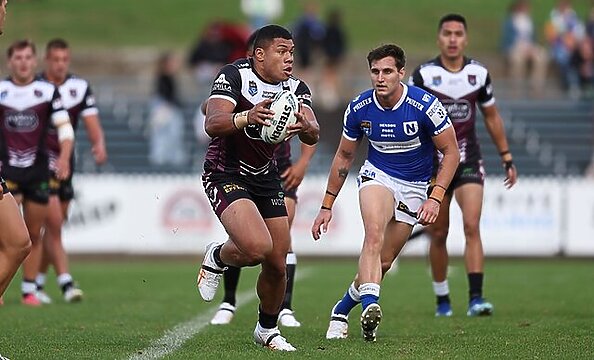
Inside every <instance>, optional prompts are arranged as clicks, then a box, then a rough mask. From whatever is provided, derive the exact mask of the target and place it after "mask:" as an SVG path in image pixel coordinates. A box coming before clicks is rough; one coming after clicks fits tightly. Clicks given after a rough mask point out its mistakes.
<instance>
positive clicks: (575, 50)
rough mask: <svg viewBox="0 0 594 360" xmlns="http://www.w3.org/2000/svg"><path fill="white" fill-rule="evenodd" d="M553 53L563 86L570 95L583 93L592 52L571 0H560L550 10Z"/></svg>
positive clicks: (547, 29) (547, 31) (547, 30)
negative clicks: (582, 88)
mask: <svg viewBox="0 0 594 360" xmlns="http://www.w3.org/2000/svg"><path fill="white" fill-rule="evenodd" d="M545 34H546V37H547V40H548V42H549V44H550V47H551V55H552V58H553V60H554V61H555V63H556V64H557V66H558V68H559V71H560V73H561V74H560V75H561V80H562V82H563V86H564V88H565V89H566V90H568V91H569V94H570V96H572V97H576V96H579V94H580V82H581V81H583V79H584V77H588V76H589V74H588V72H587V67H588V63H590V64H591V61H592V59H591V56H592V54H591V53H592V52H591V49H590V45H589V44H588V42H587V41H586V32H585V27H584V24H583V23H582V22H581V21H580V19H579V17H578V16H577V14H576V12H575V11H574V10H573V8H572V6H571V1H570V0H559V1H557V5H556V6H555V8H554V9H553V10H552V11H551V15H550V19H549V21H548V23H547V24H546V27H545Z"/></svg>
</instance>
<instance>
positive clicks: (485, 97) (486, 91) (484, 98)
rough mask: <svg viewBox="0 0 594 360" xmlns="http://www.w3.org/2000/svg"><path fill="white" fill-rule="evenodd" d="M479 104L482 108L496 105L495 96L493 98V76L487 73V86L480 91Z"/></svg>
mask: <svg viewBox="0 0 594 360" xmlns="http://www.w3.org/2000/svg"><path fill="white" fill-rule="evenodd" d="M477 100H478V102H479V103H480V104H481V106H482V107H487V106H491V105H493V104H494V103H495V96H493V84H492V83H491V76H490V75H489V73H487V75H486V78H485V84H484V85H483V86H482V87H481V88H480V89H479V92H478V97H477Z"/></svg>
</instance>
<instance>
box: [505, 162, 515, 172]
mask: <svg viewBox="0 0 594 360" xmlns="http://www.w3.org/2000/svg"><path fill="white" fill-rule="evenodd" d="M513 166H514V162H513V161H511V160H508V161H504V162H503V167H504V168H505V171H508V170H509V169H511V168H512V167H513Z"/></svg>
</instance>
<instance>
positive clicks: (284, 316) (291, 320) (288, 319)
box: [278, 192, 301, 327]
mask: <svg viewBox="0 0 594 360" xmlns="http://www.w3.org/2000/svg"><path fill="white" fill-rule="evenodd" d="M289 193H290V194H289ZM296 205H297V201H296V194H295V192H285V206H286V207H287V215H288V220H289V229H290V228H291V226H292V225H293V220H294V219H295V208H296ZM291 242H292V240H291ZM296 270H297V256H296V255H295V253H294V252H293V249H292V246H291V247H289V252H288V253H287V258H286V272H287V289H286V290H285V298H284V300H283V305H282V308H281V312H280V314H279V319H278V321H279V324H280V325H282V326H286V327H299V326H301V323H300V322H299V321H297V319H296V318H295V314H294V313H293V308H292V301H293V286H294V284H295V272H296Z"/></svg>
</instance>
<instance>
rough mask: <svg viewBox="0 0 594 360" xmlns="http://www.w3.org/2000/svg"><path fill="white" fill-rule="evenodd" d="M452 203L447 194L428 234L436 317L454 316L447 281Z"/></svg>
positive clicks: (428, 228) (428, 229)
mask: <svg viewBox="0 0 594 360" xmlns="http://www.w3.org/2000/svg"><path fill="white" fill-rule="evenodd" d="M451 201H452V196H451V194H450V193H446V195H445V196H444V198H443V200H442V202H441V206H440V207H439V214H438V215H437V220H435V223H433V224H431V225H429V226H428V227H427V232H428V233H429V236H430V237H431V243H430V244H429V262H430V263H431V275H432V277H433V292H434V293H435V297H436V301H437V306H436V310H435V316H452V305H451V302H450V289H449V285H448V279H447V275H448V249H447V246H446V245H447V244H446V241H447V238H448V231H449V228H450V205H451Z"/></svg>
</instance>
